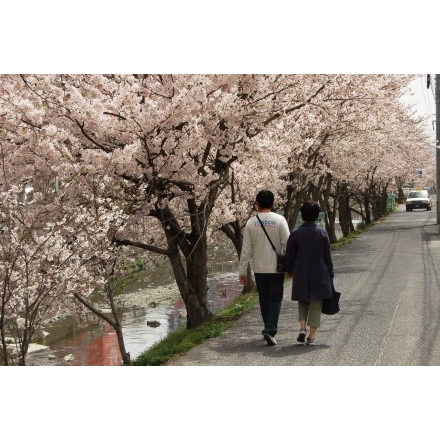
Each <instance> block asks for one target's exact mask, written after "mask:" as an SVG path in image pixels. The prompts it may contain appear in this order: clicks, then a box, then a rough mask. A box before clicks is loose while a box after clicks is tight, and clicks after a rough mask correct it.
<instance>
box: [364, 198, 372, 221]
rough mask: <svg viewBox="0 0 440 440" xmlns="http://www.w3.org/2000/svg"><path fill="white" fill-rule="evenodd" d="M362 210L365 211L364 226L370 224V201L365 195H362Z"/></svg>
mask: <svg viewBox="0 0 440 440" xmlns="http://www.w3.org/2000/svg"><path fill="white" fill-rule="evenodd" d="M364 210H365V224H366V225H369V224H370V223H371V211H370V199H369V197H368V194H367V193H364Z"/></svg>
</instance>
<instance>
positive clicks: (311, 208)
mask: <svg viewBox="0 0 440 440" xmlns="http://www.w3.org/2000/svg"><path fill="white" fill-rule="evenodd" d="M301 217H302V219H303V220H304V221H305V222H316V220H318V217H319V205H318V204H317V203H315V202H304V203H303V205H302V206H301Z"/></svg>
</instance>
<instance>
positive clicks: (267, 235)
mask: <svg viewBox="0 0 440 440" xmlns="http://www.w3.org/2000/svg"><path fill="white" fill-rule="evenodd" d="M257 219H258V221H259V222H260V225H261V227H262V228H263V231H264V233H265V234H266V237H267V239H268V240H269V243H270V245H271V246H272V249H273V250H274V251H275V253H276V254H278V252H277V250H276V249H275V246H274V245H273V243H272V240H271V239H270V237H269V234H268V233H267V231H266V228H265V227H264V225H263V222H262V221H261V220H260V217H258V214H257Z"/></svg>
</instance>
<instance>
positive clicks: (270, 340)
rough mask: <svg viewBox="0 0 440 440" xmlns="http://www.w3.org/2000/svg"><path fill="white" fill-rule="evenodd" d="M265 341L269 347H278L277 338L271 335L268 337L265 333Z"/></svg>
mask: <svg viewBox="0 0 440 440" xmlns="http://www.w3.org/2000/svg"><path fill="white" fill-rule="evenodd" d="M263 336H264V339H266V341H267V345H277V341H276V340H275V338H274V337H273V336H271V335H268V334H267V333H265V334H264V335H263Z"/></svg>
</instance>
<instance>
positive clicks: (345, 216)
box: [338, 185, 354, 237]
mask: <svg viewBox="0 0 440 440" xmlns="http://www.w3.org/2000/svg"><path fill="white" fill-rule="evenodd" d="M338 205H339V225H340V226H341V231H342V235H343V237H348V236H349V235H350V234H351V233H352V232H354V225H353V220H352V218H351V209H350V195H349V192H348V189H347V186H346V185H342V187H341V191H340V193H339V197H338Z"/></svg>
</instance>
